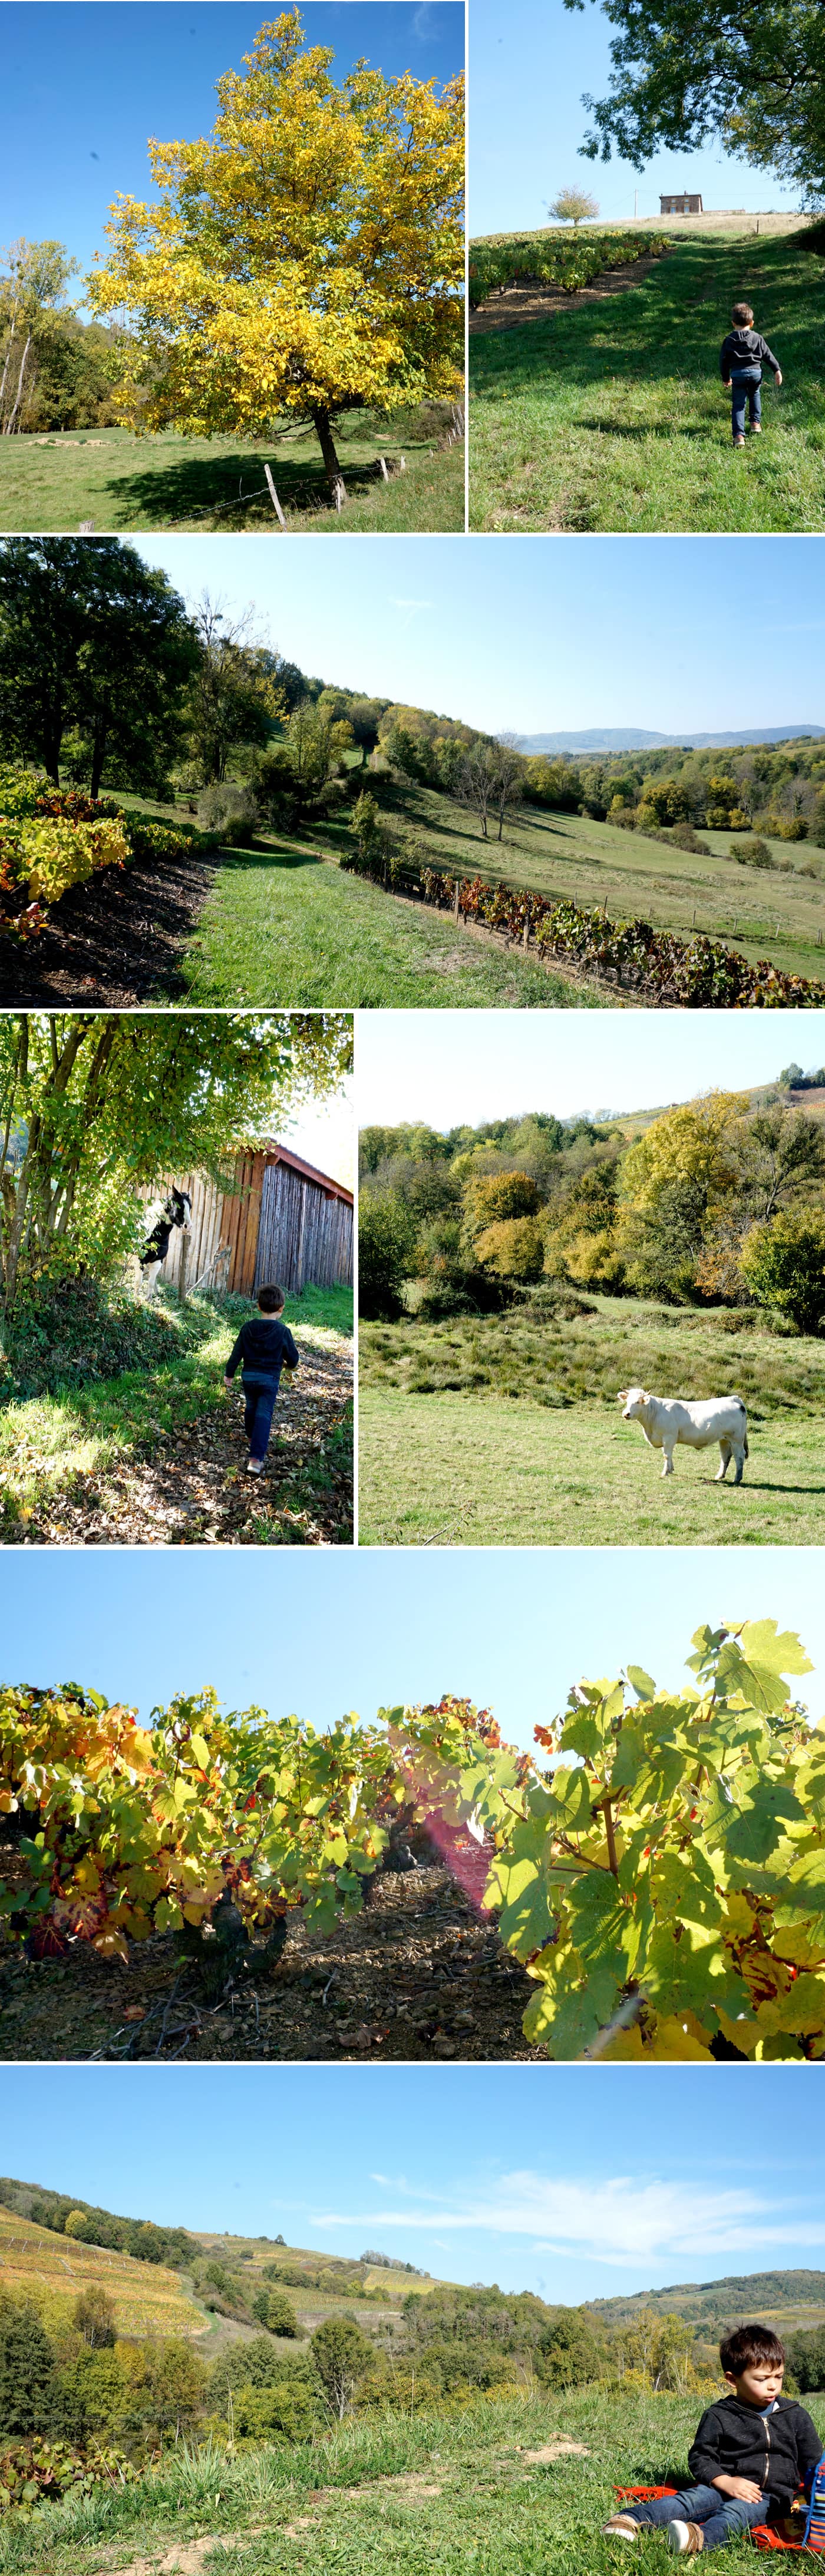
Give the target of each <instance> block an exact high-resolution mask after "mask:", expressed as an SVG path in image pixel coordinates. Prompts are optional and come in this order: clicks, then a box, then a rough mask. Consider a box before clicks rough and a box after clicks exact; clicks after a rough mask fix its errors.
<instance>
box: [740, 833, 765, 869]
mask: <svg viewBox="0 0 825 2576" xmlns="http://www.w3.org/2000/svg"><path fill="white" fill-rule="evenodd" d="M730 855H731V858H732V859H738V861H739V865H740V868H772V867H773V864H774V862H773V859H772V857H771V853H770V850H769V848H768V844H767V841H761V840H759V839H757V838H754V839H753V840H749V841H736V842H733V841H732V842H731V847H730Z"/></svg>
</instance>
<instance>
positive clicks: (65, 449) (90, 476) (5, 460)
mask: <svg viewBox="0 0 825 2576" xmlns="http://www.w3.org/2000/svg"><path fill="white" fill-rule="evenodd" d="M443 434H444V425H443V423H442V421H441V420H440V419H439V418H438V417H437V416H436V417H435V419H434V420H433V419H428V418H427V416H426V415H424V416H423V417H422V415H421V414H420V413H412V414H402V415H401V416H396V417H395V418H394V419H393V420H392V421H388V420H381V419H379V418H377V417H376V416H375V415H374V414H372V413H370V412H366V411H360V412H351V413H348V414H345V415H344V417H343V419H342V421H341V422H340V424H339V425H338V427H337V429H336V438H337V441H338V449H339V454H340V459H341V466H342V470H343V473H344V478H345V481H346V484H347V491H348V496H349V498H348V503H347V507H346V508H345V509H344V510H342V511H341V512H340V514H339V513H338V512H337V511H336V510H334V509H333V508H332V507H331V505H330V499H329V488H328V485H327V480H326V475H325V472H324V467H323V464H322V461H321V456H320V452H319V448H318V441H317V439H316V437H315V434H314V431H313V429H312V428H311V427H306V426H304V425H303V424H299V425H298V426H297V427H292V426H290V425H289V424H288V423H287V422H284V424H283V427H282V430H281V434H280V436H276V437H275V439H274V440H270V441H264V440H261V439H258V440H248V441H246V440H243V439H238V438H220V437H217V438H201V439H198V438H181V437H179V436H178V435H177V434H176V432H175V431H173V430H166V431H161V432H159V433H158V435H157V436H154V437H146V438H138V437H136V436H135V435H134V433H133V432H132V431H131V430H125V429H78V430H72V431H58V430H54V431H49V432H44V433H42V434H41V433H33V434H31V435H29V436H26V437H21V438H9V439H3V440H2V442H0V529H3V530H4V531H5V532H6V533H7V534H9V535H11V534H14V533H17V532H25V533H28V534H31V533H32V532H33V531H43V530H47V529H48V530H55V529H56V530H60V531H63V532H71V531H73V530H76V529H78V528H79V527H80V526H81V525H82V524H83V523H88V522H91V524H92V525H93V526H94V527H95V528H96V530H97V532H98V533H100V532H101V531H105V532H106V533H108V534H115V535H116V534H118V533H119V532H121V531H122V530H125V529H135V530H137V529H140V528H148V529H155V530H157V529H160V528H169V529H171V528H177V529H180V528H192V529H197V530H199V531H200V532H201V533H206V532H208V531H212V530H217V531H218V532H220V533H223V534H230V533H231V532H232V531H233V530H236V529H239V528H244V529H246V528H249V529H255V530H257V531H259V532H265V533H269V534H270V535H273V536H277V535H278V534H279V533H280V531H279V525H278V520H277V518H276V516H275V512H274V509H273V506H272V501H271V499H270V494H269V490H268V487H267V484H266V481H265V479H264V461H266V463H267V464H268V465H270V466H271V468H272V472H273V479H274V483H275V488H276V491H277V494H278V499H279V501H280V503H281V508H282V510H283V511H284V513H285V515H286V519H287V527H288V532H289V533H301V532H304V533H305V532H307V531H309V532H310V533H313V532H317V533H319V534H323V535H324V536H329V535H336V534H339V533H340V534H349V535H364V534H367V535H368V534H370V532H371V531H373V530H374V531H376V532H378V531H381V532H383V533H385V534H387V533H391V532H398V533H400V534H402V535H403V534H406V533H408V532H410V531H415V530H426V531H427V532H428V533H429V532H431V531H438V532H443V531H456V530H459V529H462V528H463V526H464V450H463V446H462V445H461V443H459V444H458V445H456V446H454V447H451V448H448V449H442V448H440V447H439V445H438V443H437V442H438V440H439V439H440V438H441V437H442V436H443ZM380 455H383V456H384V457H385V459H386V461H387V465H388V468H389V469H390V480H389V482H387V483H385V482H384V480H383V477H382V476H381V471H380V467H379V466H378V464H377V458H378V457H379V456H380ZM402 455H403V456H404V458H405V461H406V471H404V472H402V471H401V470H400V469H399V470H397V471H395V470H393V469H394V468H396V467H398V460H399V458H400V457H401V456H402Z"/></svg>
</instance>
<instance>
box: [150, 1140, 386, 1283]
mask: <svg viewBox="0 0 825 2576" xmlns="http://www.w3.org/2000/svg"><path fill="white" fill-rule="evenodd" d="M173 1181H174V1182H175V1183H176V1185H177V1187H178V1189H182V1190H188V1191H189V1195H190V1198H191V1201H192V1217H191V1223H190V1225H189V1226H188V1228H187V1231H186V1233H185V1234H183V1233H181V1232H180V1230H179V1229H177V1228H176V1229H175V1230H174V1231H173V1233H172V1235H171V1236H170V1240H169V1250H168V1252H167V1255H166V1260H165V1262H164V1264H163V1269H162V1271H161V1274H160V1276H161V1279H163V1280H167V1281H171V1283H172V1285H173V1286H175V1287H179V1286H180V1284H181V1256H182V1252H183V1258H184V1262H185V1281H186V1287H187V1289H188V1290H190V1291H191V1290H192V1289H194V1288H213V1289H217V1290H218V1291H219V1292H221V1293H223V1295H224V1296H226V1295H227V1294H228V1293H229V1292H230V1291H233V1290H234V1292H235V1293H236V1294H237V1295H239V1296H243V1297H251V1296H253V1295H254V1292H255V1290H256V1288H262V1287H263V1286H264V1285H265V1284H266V1282H267V1281H275V1280H277V1281H279V1283H280V1286H281V1287H282V1288H286V1289H287V1290H289V1291H290V1292H291V1294H292V1295H293V1296H299V1295H300V1292H301V1289H302V1288H305V1287H307V1285H309V1286H311V1287H314V1288H331V1287H338V1286H343V1287H347V1288H350V1287H351V1286H352V1282H353V1216H354V1200H353V1194H352V1191H351V1190H345V1189H344V1188H343V1187H342V1185H341V1182H340V1181H333V1180H330V1178H329V1175H328V1173H326V1172H316V1170H315V1167H314V1164H312V1163H305V1162H303V1161H302V1158H301V1156H300V1154H293V1153H292V1152H291V1151H290V1150H289V1148H288V1147H287V1146H286V1145H272V1144H266V1145H250V1146H249V1147H247V1149H246V1150H245V1151H244V1152H242V1153H240V1154H239V1155H238V1158H237V1161H236V1164H235V1170H234V1173H233V1187H232V1190H231V1191H227V1192H224V1191H222V1190H221V1189H219V1188H218V1187H217V1185H216V1183H215V1182H214V1181H210V1180H208V1179H207V1178H206V1176H205V1174H204V1173H203V1172H172V1173H169V1174H167V1176H166V1178H165V1179H164V1180H163V1181H160V1182H159V1183H158V1187H157V1189H156V1190H153V1191H152V1192H151V1194H150V1193H148V1192H147V1193H146V1196H147V1197H149V1196H150V1195H151V1198H152V1202H153V1203H154V1202H155V1201H156V1200H157V1199H158V1198H159V1197H162V1196H163V1195H165V1192H166V1191H167V1189H169V1188H170V1187H171V1184H172V1182H173ZM184 1246H185V1251H184V1250H183V1247H184Z"/></svg>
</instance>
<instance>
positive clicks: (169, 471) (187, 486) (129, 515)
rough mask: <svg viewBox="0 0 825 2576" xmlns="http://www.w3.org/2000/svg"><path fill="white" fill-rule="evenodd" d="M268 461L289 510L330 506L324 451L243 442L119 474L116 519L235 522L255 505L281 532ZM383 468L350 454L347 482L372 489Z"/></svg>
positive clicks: (158, 523)
mask: <svg viewBox="0 0 825 2576" xmlns="http://www.w3.org/2000/svg"><path fill="white" fill-rule="evenodd" d="M265 461H266V462H267V463H268V464H269V466H270V469H271V473H272V479H273V482H274V484H275V489H276V492H277V494H278V499H279V501H280V503H281V508H282V509H283V510H285V511H290V510H292V511H302V512H306V511H319V512H321V511H323V512H325V513H326V512H328V511H329V509H330V506H331V505H330V496H329V485H328V483H327V478H326V474H325V471H324V467H323V464H322V461H321V458H320V456H319V458H318V462H317V465H316V464H315V462H314V460H313V459H312V458H311V457H306V456H300V457H294V458H292V457H285V456H272V455H271V454H269V453H268V452H267V451H266V450H265V449H264V448H261V450H260V454H258V453H257V452H256V451H254V450H250V449H249V448H246V449H244V448H238V449H237V451H236V452H235V453H234V454H233V455H230V456H214V457H210V456H187V455H186V453H185V452H184V453H183V454H182V456H181V460H180V463H179V464H174V465H166V466H163V467H160V468H158V467H155V469H154V471H152V472H150V473H146V474H128V475H123V476H118V479H117V481H116V482H113V483H112V484H111V485H110V487H109V488H110V492H111V496H112V524H113V525H115V524H119V525H121V526H124V527H129V526H132V525H134V522H135V518H136V515H137V514H141V515H143V516H145V517H147V518H148V520H149V522H150V524H151V526H152V527H164V526H171V525H173V524H174V523H177V522H179V521H180V520H182V519H203V520H204V521H209V520H211V519H216V518H219V519H220V520H221V522H222V524H224V525H229V523H230V522H231V520H232V519H233V518H234V517H237V518H238V519H239V520H241V521H242V520H243V519H244V518H245V517H246V516H247V515H248V514H249V512H250V511H252V510H254V512H255V514H256V515H258V513H260V514H261V515H263V516H264V517H267V516H268V518H269V520H271V523H272V531H273V535H274V534H277V529H278V521H277V519H276V517H275V512H274V510H273V507H272V502H271V500H270V496H269V491H268V488H267V484H266V481H265V477H264V462H265ZM378 470H379V469H378V468H377V466H376V465H374V464H373V463H371V462H365V463H364V464H361V465H357V464H353V463H351V462H350V461H349V459H346V460H345V462H344V471H345V474H346V480H347V487H348V489H349V490H350V492H351V493H352V494H353V496H356V495H357V496H358V497H359V498H360V497H361V496H362V495H363V494H364V493H366V492H367V491H369V490H371V489H372V487H373V485H374V483H375V480H376V473H377V472H378Z"/></svg>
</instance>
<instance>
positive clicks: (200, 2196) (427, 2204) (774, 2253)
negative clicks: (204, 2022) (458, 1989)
mask: <svg viewBox="0 0 825 2576" xmlns="http://www.w3.org/2000/svg"><path fill="white" fill-rule="evenodd" d="M823 2113H825V2070H823V2068H821V2067H808V2066H806V2067H805V2068H801V2069H799V2070H797V2069H796V2068H794V2067H775V2068H774V2067H762V2066H760V2067H754V2068H751V2067H736V2068H732V2067H731V2068H726V2067H710V2068H705V2067H695V2068H690V2067H688V2068H673V2067H649V2068H646V2069H644V2070H643V2071H642V2070H640V2069H637V2068H635V2067H634V2068H627V2069H625V2068H622V2067H612V2068H607V2067H560V2066H552V2067H532V2066H531V2067H527V2066H525V2067H519V2066H507V2067H506V2068H503V2069H501V2068H498V2067H424V2066H416V2067H413V2068H404V2067H398V2068H396V2067H375V2068H369V2067H360V2066H359V2067H337V2066H336V2067H334V2068H326V2067H315V2068H313V2067H299V2066H286V2067H282V2068H281V2067H277V2068H276V2067H272V2068H269V2067H265V2068H258V2067H242V2066H233V2067H231V2068H230V2067H220V2068H211V2067H191V2068H183V2067H181V2068H178V2067H161V2068H153V2067H146V2068H144V2067H140V2068H137V2067H135V2068H132V2067H129V2068H102V2067H101V2068H99V2069H97V2068H93V2067H83V2068H68V2067H50V2068H45V2067H28V2066H18V2067H15V2068H13V2069H9V2068H5V2069H4V2070H3V2071H2V2074H0V2121H2V2131H3V2160H4V2164H5V2167H6V2170H7V2172H10V2173H12V2174H15V2175H17V2176H18V2178H20V2179H22V2180H25V2181H30V2182H35V2181H36V2182H40V2183H44V2184H47V2185H51V2186H52V2187H54V2188H57V2189H60V2190H61V2191H71V2192H76V2193H77V2194H78V2197H79V2198H82V2199H84V2200H90V2201H94V2202H96V2203H97V2204H98V2205H100V2206H102V2207H104V2208H110V2209H111V2208H115V2209H116V2210H118V2211H119V2212H120V2213H122V2214H124V2215H130V2216H136V2217H138V2216H139V2217H146V2218H154V2219H159V2220H165V2221H167V2222H168V2223H169V2224H178V2225H181V2224H182V2225H189V2226H192V2227H203V2228H211V2229H221V2228H226V2229H227V2231H232V2232H234V2233H236V2234H246V2233H249V2234H253V2233H254V2234H261V2235H267V2236H275V2235H277V2234H282V2235H284V2236H285V2237H286V2239H287V2242H288V2243H290V2244H292V2245H304V2246H317V2247H318V2248H320V2249H324V2250H329V2251H331V2252H333V2253H341V2254H350V2255H358V2254H360V2253H362V2252H363V2251H364V2249H365V2248H366V2247H367V2246H373V2245H374V2246H378V2247H379V2248H380V2249H381V2250H382V2252H387V2253H390V2254H394V2255H396V2256H397V2257H399V2258H400V2259H401V2260H402V2261H404V2262H411V2263H416V2264H417V2265H419V2267H420V2268H422V2269H428V2270H430V2271H432V2272H434V2273H436V2274H440V2275H442V2277H446V2278H447V2279H453V2280H462V2281H473V2280H486V2281H492V2280H495V2281H497V2282H498V2283H499V2284H500V2286H501V2288H503V2289H534V2290H538V2291H539V2292H540V2293H541V2294H542V2295H544V2296H546V2297H547V2298H549V2299H559V2300H563V2301H569V2302H570V2303H571V2304H572V2303H575V2302H576V2301H577V2300H579V2299H582V2298H593V2297H608V2298H609V2297H614V2296H615V2295H616V2294H617V2293H619V2292H621V2291H623V2290H625V2291H626V2290H643V2289H646V2288H652V2287H655V2286H660V2285H665V2284H668V2283H673V2282H680V2281H681V2282H685V2281H696V2280H699V2281H702V2280H709V2279H713V2278H714V2277H716V2278H718V2277H719V2275H720V2274H724V2273H728V2272H731V2271H735V2272H740V2271H741V2272H747V2271H753V2270H763V2269H765V2268H767V2267H769V2266H772V2265H774V2264H776V2265H780V2266H782V2268H785V2267H786V2266H788V2267H794V2268H796V2267H797V2266H799V2265H808V2264H814V2265H817V2266H819V2265H825V2202H823V2197H822V2191H821V2188H820V2185H821V2175H822V2123H823Z"/></svg>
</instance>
